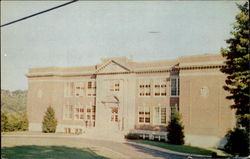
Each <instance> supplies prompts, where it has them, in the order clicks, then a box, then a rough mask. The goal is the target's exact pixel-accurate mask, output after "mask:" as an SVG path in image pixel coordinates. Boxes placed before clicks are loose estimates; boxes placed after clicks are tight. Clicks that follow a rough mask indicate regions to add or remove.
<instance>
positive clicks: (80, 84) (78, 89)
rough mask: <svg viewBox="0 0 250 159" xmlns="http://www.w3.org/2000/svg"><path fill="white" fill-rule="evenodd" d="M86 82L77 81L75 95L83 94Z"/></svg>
mask: <svg viewBox="0 0 250 159" xmlns="http://www.w3.org/2000/svg"><path fill="white" fill-rule="evenodd" d="M83 93H84V82H75V96H83Z"/></svg>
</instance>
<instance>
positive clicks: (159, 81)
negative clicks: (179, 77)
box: [153, 78, 168, 97]
mask: <svg viewBox="0 0 250 159" xmlns="http://www.w3.org/2000/svg"><path fill="white" fill-rule="evenodd" d="M156 84H158V85H160V87H159V93H160V95H158V96H157V95H155V93H156V88H155V85H156ZM162 85H165V93H166V95H162V90H163V88H162ZM153 90H154V91H153V96H154V97H166V96H167V95H168V93H167V92H168V89H167V79H166V78H160V79H154V82H153Z"/></svg>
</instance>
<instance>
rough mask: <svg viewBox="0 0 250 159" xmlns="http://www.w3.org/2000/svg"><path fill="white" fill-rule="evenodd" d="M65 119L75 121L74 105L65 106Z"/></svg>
mask: <svg viewBox="0 0 250 159" xmlns="http://www.w3.org/2000/svg"><path fill="white" fill-rule="evenodd" d="M63 117H64V119H73V105H69V104H68V105H65V106H64V112H63Z"/></svg>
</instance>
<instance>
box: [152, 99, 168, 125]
mask: <svg viewBox="0 0 250 159" xmlns="http://www.w3.org/2000/svg"><path fill="white" fill-rule="evenodd" d="M155 108H159V112H156V110H155ZM162 109H165V123H162V112H163V111H162ZM156 113H158V121H156V117H155V115H156ZM153 124H154V125H166V124H167V107H166V106H162V105H161V104H158V106H154V110H153Z"/></svg>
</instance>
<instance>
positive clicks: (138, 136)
mask: <svg viewBox="0 0 250 159" xmlns="http://www.w3.org/2000/svg"><path fill="white" fill-rule="evenodd" d="M125 138H126V139H130V140H138V139H140V135H139V134H135V133H128V134H127V135H126V136H125Z"/></svg>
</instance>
